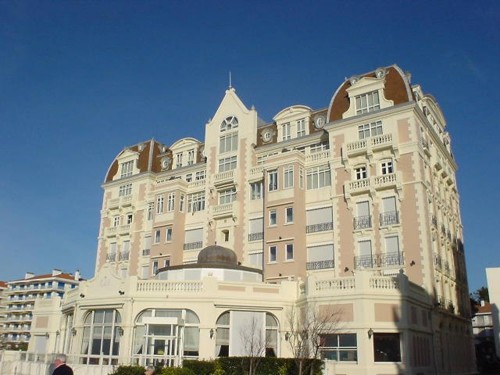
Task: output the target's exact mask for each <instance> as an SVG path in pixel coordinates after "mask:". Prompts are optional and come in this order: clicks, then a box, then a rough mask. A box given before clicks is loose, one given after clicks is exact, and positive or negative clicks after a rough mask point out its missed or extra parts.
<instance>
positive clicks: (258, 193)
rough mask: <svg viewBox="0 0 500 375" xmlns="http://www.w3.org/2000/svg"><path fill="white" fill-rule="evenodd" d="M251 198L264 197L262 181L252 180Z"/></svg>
mask: <svg viewBox="0 0 500 375" xmlns="http://www.w3.org/2000/svg"><path fill="white" fill-rule="evenodd" d="M250 199H251V200H256V199H262V181H259V182H252V183H251V184H250Z"/></svg>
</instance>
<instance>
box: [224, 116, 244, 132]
mask: <svg viewBox="0 0 500 375" xmlns="http://www.w3.org/2000/svg"><path fill="white" fill-rule="evenodd" d="M238 126H239V122H238V118H237V117H236V116H228V117H226V118H225V119H224V120H223V121H222V123H221V125H220V132H221V133H223V132H225V131H229V130H233V129H236V128H238Z"/></svg>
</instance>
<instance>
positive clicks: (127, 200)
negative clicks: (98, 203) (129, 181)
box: [108, 195, 132, 210]
mask: <svg viewBox="0 0 500 375" xmlns="http://www.w3.org/2000/svg"><path fill="white" fill-rule="evenodd" d="M130 205H132V196H131V195H127V196H125V197H120V198H113V199H110V200H109V201H108V209H110V210H112V209H116V208H119V207H120V206H122V207H126V206H130Z"/></svg>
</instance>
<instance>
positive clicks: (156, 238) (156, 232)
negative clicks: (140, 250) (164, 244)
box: [155, 229, 161, 243]
mask: <svg viewBox="0 0 500 375" xmlns="http://www.w3.org/2000/svg"><path fill="white" fill-rule="evenodd" d="M160 241H161V231H160V230H159V229H157V230H155V243H160Z"/></svg>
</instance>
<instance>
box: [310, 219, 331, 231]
mask: <svg viewBox="0 0 500 375" xmlns="http://www.w3.org/2000/svg"><path fill="white" fill-rule="evenodd" d="M328 230H333V222H332V221H330V222H326V223H319V224H311V225H307V226H306V233H315V232H325V231H328Z"/></svg>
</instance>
